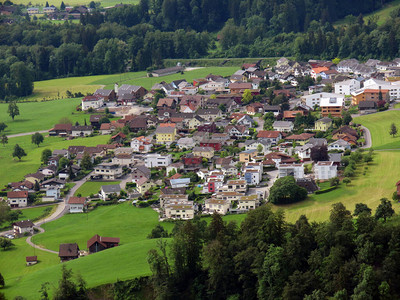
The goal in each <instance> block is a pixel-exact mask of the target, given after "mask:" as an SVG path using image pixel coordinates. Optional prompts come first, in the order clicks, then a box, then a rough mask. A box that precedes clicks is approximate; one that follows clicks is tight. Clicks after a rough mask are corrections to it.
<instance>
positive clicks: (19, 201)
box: [7, 191, 28, 208]
mask: <svg viewBox="0 0 400 300" xmlns="http://www.w3.org/2000/svg"><path fill="white" fill-rule="evenodd" d="M7 201H8V205H9V206H10V207H11V208H15V207H26V206H27V205H28V191H13V192H7Z"/></svg>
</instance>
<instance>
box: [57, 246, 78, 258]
mask: <svg viewBox="0 0 400 300" xmlns="http://www.w3.org/2000/svg"><path fill="white" fill-rule="evenodd" d="M58 256H59V257H60V260H61V262H65V261H69V260H72V259H77V258H78V257H79V246H78V244H77V243H70V244H60V248H59V251H58Z"/></svg>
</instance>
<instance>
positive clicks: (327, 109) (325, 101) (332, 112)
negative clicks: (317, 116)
mask: <svg viewBox="0 0 400 300" xmlns="http://www.w3.org/2000/svg"><path fill="white" fill-rule="evenodd" d="M320 106H321V115H322V116H323V117H328V116H332V117H337V118H340V117H341V116H342V109H343V106H344V98H343V97H341V98H339V97H337V98H334V97H332V98H321V104H320Z"/></svg>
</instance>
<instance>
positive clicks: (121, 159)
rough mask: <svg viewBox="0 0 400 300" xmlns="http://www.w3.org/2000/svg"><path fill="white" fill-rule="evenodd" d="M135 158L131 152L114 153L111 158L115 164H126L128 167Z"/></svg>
mask: <svg viewBox="0 0 400 300" xmlns="http://www.w3.org/2000/svg"><path fill="white" fill-rule="evenodd" d="M134 162H135V159H134V158H133V156H132V154H125V153H121V154H116V155H115V156H114V157H113V159H112V163H113V164H116V165H121V166H127V167H130V166H132V165H133V164H134Z"/></svg>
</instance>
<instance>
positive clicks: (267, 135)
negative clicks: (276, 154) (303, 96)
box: [257, 130, 282, 145]
mask: <svg viewBox="0 0 400 300" xmlns="http://www.w3.org/2000/svg"><path fill="white" fill-rule="evenodd" d="M257 138H259V139H263V140H267V141H270V142H271V144H272V145H276V144H277V143H278V142H279V141H280V140H281V139H282V134H281V132H280V131H273V130H260V131H259V132H258V133H257Z"/></svg>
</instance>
